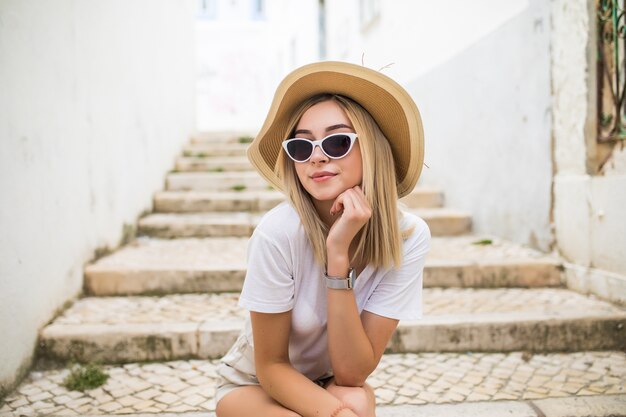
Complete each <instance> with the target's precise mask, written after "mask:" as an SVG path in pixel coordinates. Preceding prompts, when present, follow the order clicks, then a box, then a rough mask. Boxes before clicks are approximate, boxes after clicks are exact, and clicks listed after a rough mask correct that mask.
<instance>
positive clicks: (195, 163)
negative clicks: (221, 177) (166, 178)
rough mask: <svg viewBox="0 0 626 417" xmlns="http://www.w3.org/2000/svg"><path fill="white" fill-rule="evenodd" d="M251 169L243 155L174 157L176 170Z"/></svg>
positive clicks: (225, 170) (226, 170)
mask: <svg viewBox="0 0 626 417" xmlns="http://www.w3.org/2000/svg"><path fill="white" fill-rule="evenodd" d="M252 170H253V168H252V165H251V164H250V161H248V158H247V157H245V156H211V157H198V156H194V157H180V158H177V159H176V171H177V172H231V171H252Z"/></svg>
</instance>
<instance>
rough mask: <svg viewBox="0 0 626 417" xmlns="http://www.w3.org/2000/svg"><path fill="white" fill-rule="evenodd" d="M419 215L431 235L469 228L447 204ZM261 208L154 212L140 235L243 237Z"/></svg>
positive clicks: (464, 217) (457, 232) (453, 233)
mask: <svg viewBox="0 0 626 417" xmlns="http://www.w3.org/2000/svg"><path fill="white" fill-rule="evenodd" d="M410 211H411V212H413V213H415V214H417V215H418V216H420V217H421V218H422V219H424V221H426V223H427V224H428V226H429V227H430V231H431V233H432V235H433V236H456V235H461V234H465V233H468V232H469V231H470V225H471V220H470V217H469V215H467V214H465V213H462V212H459V211H456V210H451V209H446V208H436V209H411V210H410ZM263 214H264V213H263V212H207V213H157V214H150V215H148V216H146V217H144V218H142V219H140V220H139V228H138V233H139V235H141V236H151V237H158V238H167V239H173V238H181V237H223V236H233V237H246V236H250V235H251V234H252V231H253V230H254V228H255V227H256V225H257V224H258V222H259V220H260V219H261V217H263Z"/></svg>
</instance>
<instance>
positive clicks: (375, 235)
mask: <svg viewBox="0 0 626 417" xmlns="http://www.w3.org/2000/svg"><path fill="white" fill-rule="evenodd" d="M328 100H332V101H334V102H335V103H337V104H338V105H339V106H340V107H341V108H342V109H343V111H344V112H345V113H346V116H347V117H348V119H349V120H350V122H352V126H353V127H354V130H355V131H356V134H357V135H358V141H359V146H360V149H361V156H362V164H363V182H362V184H361V187H362V189H363V194H364V195H365V198H366V199H367V202H368V203H369V205H370V207H371V208H372V216H371V218H370V219H369V220H368V222H367V223H366V224H365V226H363V228H362V229H361V231H360V232H359V234H358V235H357V236H356V237H355V239H358V244H357V246H356V250H355V253H354V255H353V257H352V259H351V260H350V261H351V264H355V263H360V262H365V263H366V264H370V265H372V266H374V267H392V266H394V267H396V268H397V267H399V266H400V264H401V262H402V239H403V235H404V233H402V232H401V231H400V212H399V211H398V192H397V188H396V187H397V184H396V171H395V165H394V161H393V154H392V152H391V147H390V146H389V142H388V141H387V138H386V137H385V136H384V135H383V133H382V131H381V130H380V128H379V127H378V125H377V124H376V122H375V121H374V119H373V118H372V116H371V115H370V114H369V113H368V112H367V111H366V110H365V109H364V108H363V107H361V106H360V105H359V104H358V103H356V102H355V101H353V100H351V99H349V98H347V97H344V96H339V95H333V94H320V95H317V96H313V97H311V98H309V99H308V100H306V101H304V102H303V103H302V104H301V105H300V106H299V107H298V108H297V109H296V110H295V111H294V113H293V115H292V116H291V118H290V119H289V122H288V130H287V131H288V132H289V137H293V134H294V130H295V128H296V126H297V124H298V122H299V121H300V118H301V117H302V115H303V114H304V112H305V111H307V110H308V109H309V108H311V107H312V106H314V105H315V104H317V103H321V102H323V101H328ZM275 171H276V174H277V175H278V177H279V178H281V180H282V181H283V184H284V190H285V193H286V194H287V198H288V199H289V201H290V202H291V204H292V205H293V207H294V208H295V209H296V211H297V212H298V214H299V216H300V219H301V221H302V225H303V227H304V230H305V232H306V234H307V236H308V238H309V240H310V242H311V246H312V248H313V252H314V255H315V259H316V260H317V261H318V262H319V263H320V264H321V265H323V266H325V265H326V264H327V253H326V237H327V236H328V227H327V226H326V225H325V224H324V222H322V220H321V219H320V217H319V215H318V214H317V211H316V209H315V206H314V205H313V201H312V199H311V196H310V194H309V193H308V192H307V191H306V190H305V189H304V187H303V186H302V184H301V183H300V180H299V179H298V175H297V173H296V169H295V166H294V162H293V161H292V160H291V159H290V158H289V157H288V156H287V154H286V153H285V151H284V150H283V149H282V148H281V150H280V154H279V156H278V161H277V164H276V169H275ZM409 234H410V231H409Z"/></svg>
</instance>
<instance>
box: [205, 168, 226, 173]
mask: <svg viewBox="0 0 626 417" xmlns="http://www.w3.org/2000/svg"><path fill="white" fill-rule="evenodd" d="M209 172H224V168H223V167H215V168H209Z"/></svg>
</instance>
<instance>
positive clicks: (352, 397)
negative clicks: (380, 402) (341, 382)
mask: <svg viewBox="0 0 626 417" xmlns="http://www.w3.org/2000/svg"><path fill="white" fill-rule="evenodd" d="M327 389H328V392H330V393H331V394H333V395H334V396H335V397H336V398H338V399H339V400H341V402H343V403H344V404H346V405H347V406H348V407H350V409H351V410H352V411H354V412H355V414H356V415H358V416H359V417H373V416H374V409H375V407H376V398H375V396H374V391H373V390H372V388H371V387H370V386H369V385H364V386H363V387H342V386H338V385H334V384H333V385H330V386H329V387H328V388H327Z"/></svg>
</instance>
